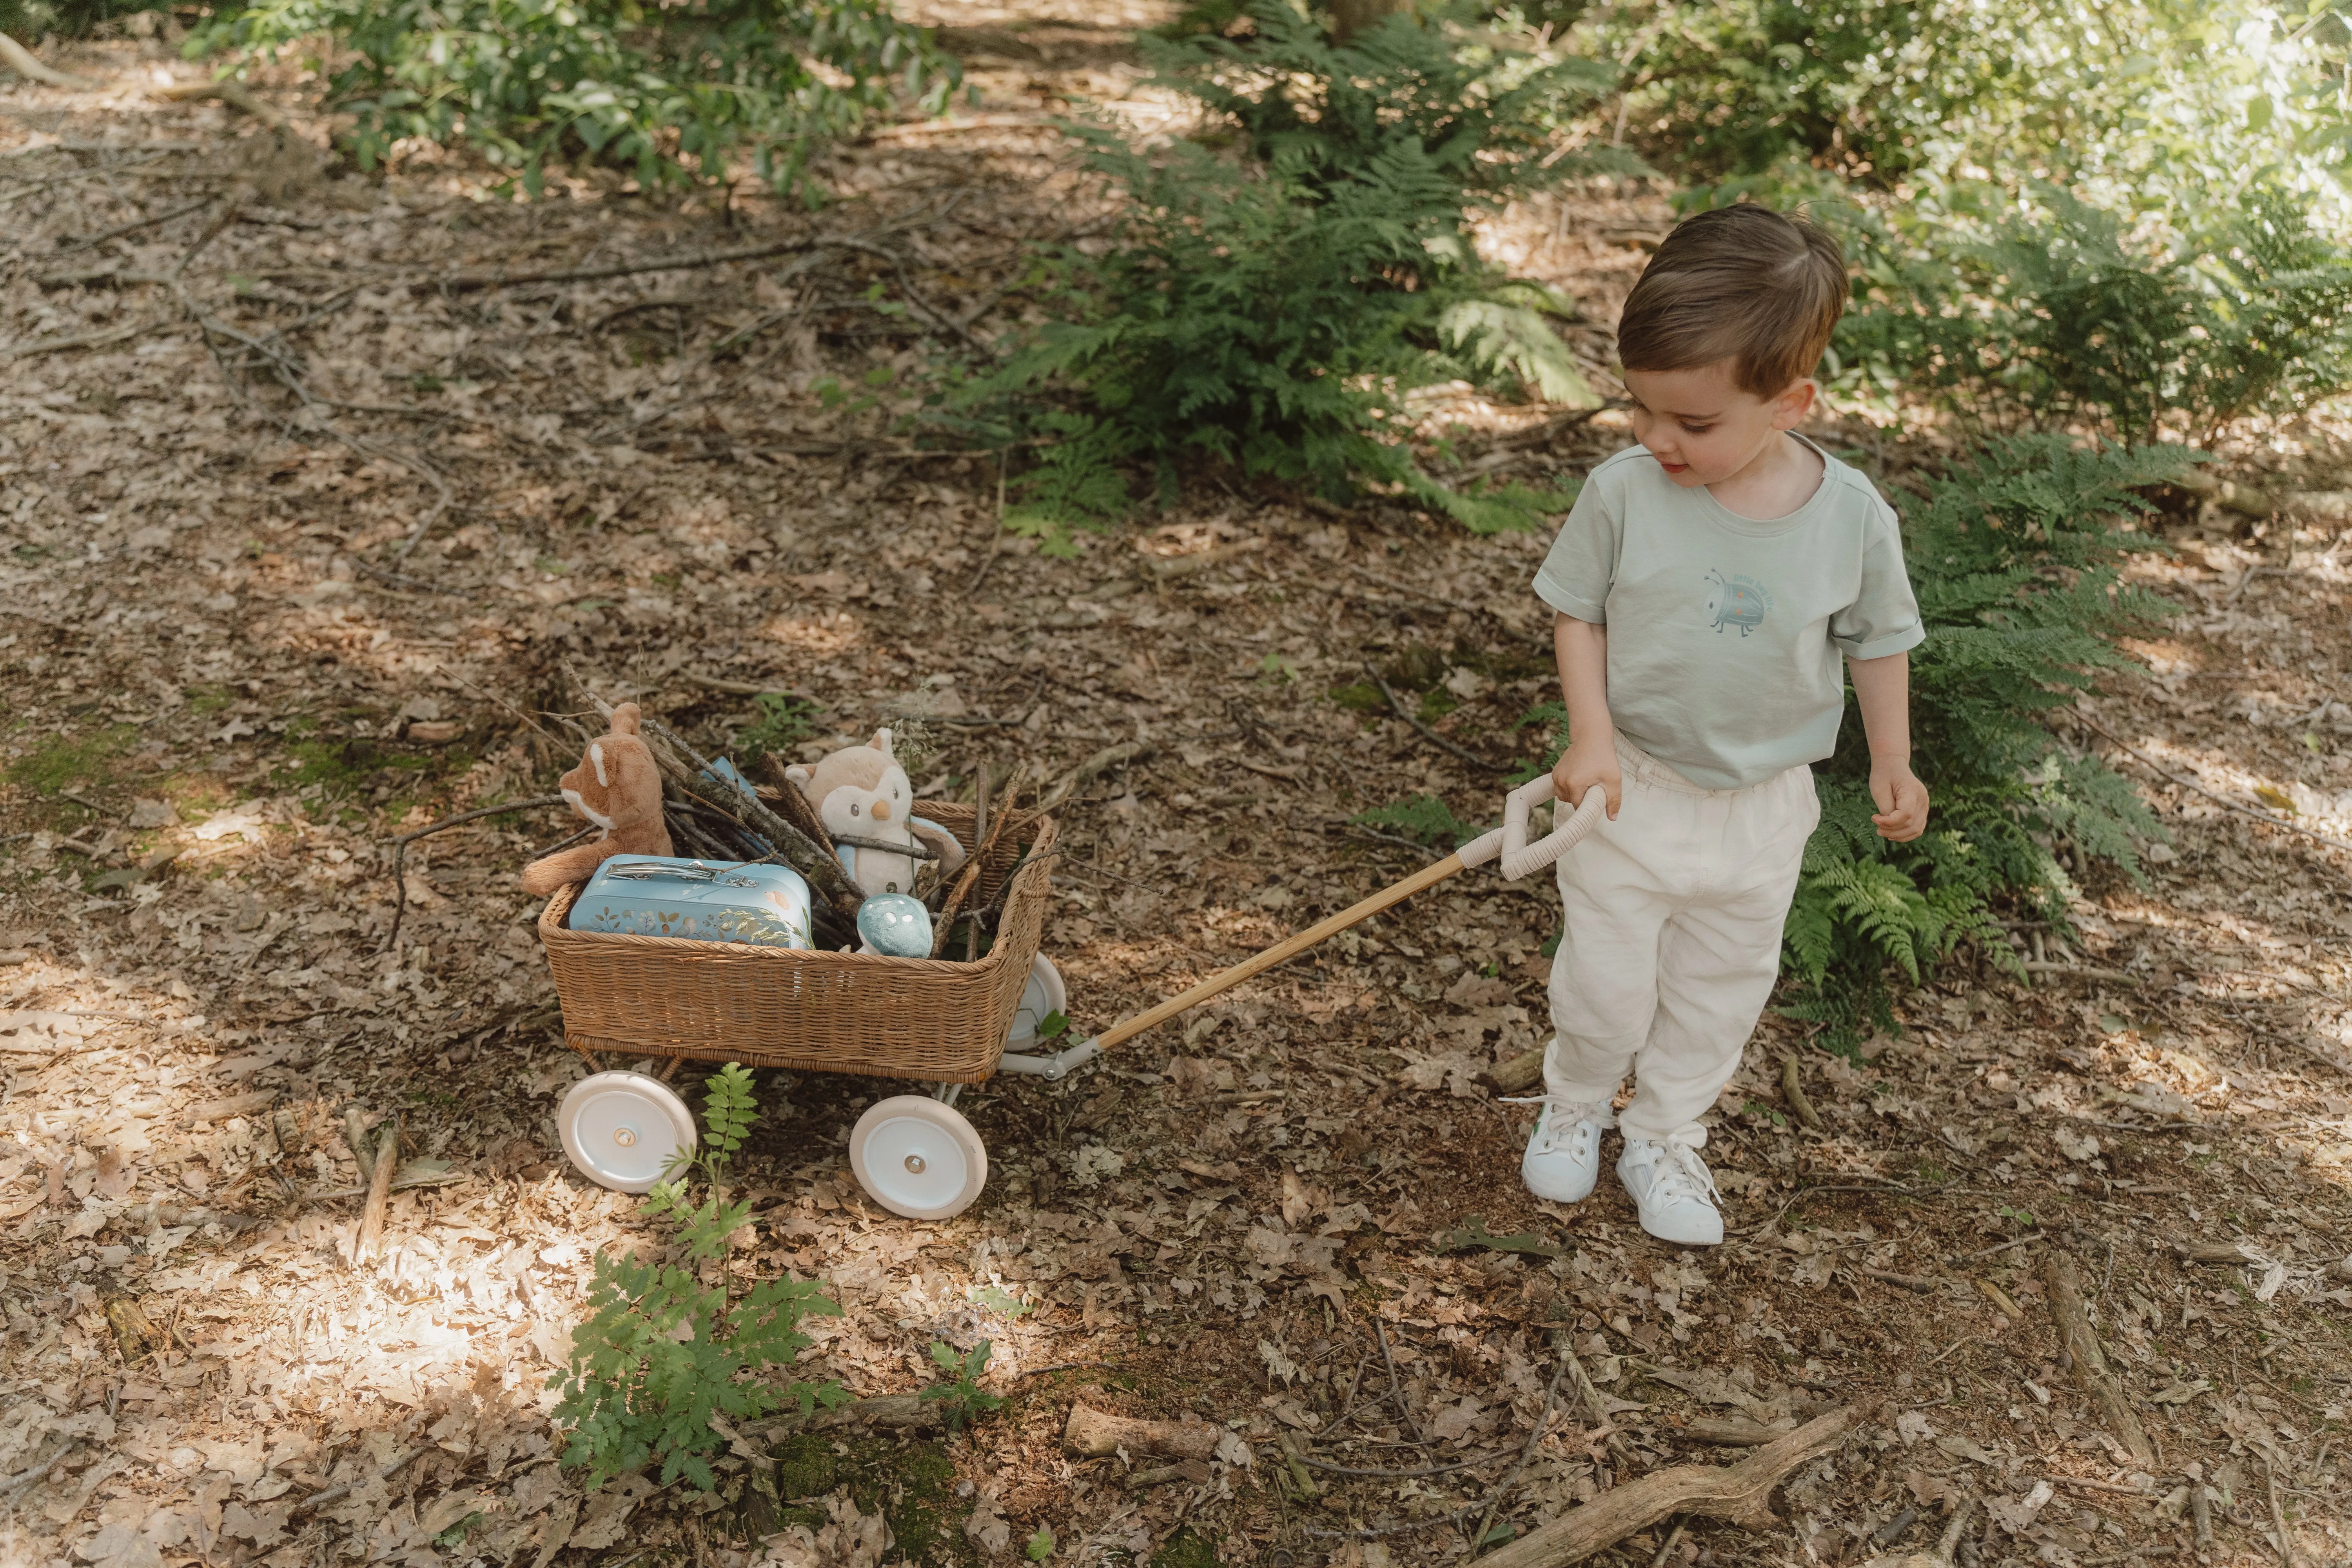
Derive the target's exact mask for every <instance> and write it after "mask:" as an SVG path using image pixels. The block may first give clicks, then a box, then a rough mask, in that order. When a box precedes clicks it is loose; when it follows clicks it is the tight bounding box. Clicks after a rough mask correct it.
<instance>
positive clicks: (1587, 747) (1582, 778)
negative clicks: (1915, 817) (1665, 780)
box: [1551, 733, 1925, 822]
mask: <svg viewBox="0 0 2352 1568" xmlns="http://www.w3.org/2000/svg"><path fill="white" fill-rule="evenodd" d="M1595 784H1599V785H1600V786H1601V802H1602V804H1603V805H1606V806H1607V807H1608V809H1609V820H1610V821H1612V822H1614V821H1616V820H1617V805H1618V802H1619V801H1621V800H1622V799H1623V798H1624V794H1625V778H1624V775H1623V774H1622V773H1620V772H1619V771H1618V768H1617V737H1616V736H1615V735H1614V734H1613V733H1612V734H1608V735H1603V736H1601V737H1600V738H1599V739H1597V740H1593V741H1589V742H1581V743H1579V744H1574V745H1571V746H1570V747H1569V748H1568V750H1567V751H1565V752H1561V753H1560V755H1559V762H1558V763H1554V764H1553V765H1552V770H1551V793H1552V798H1553V799H1555V800H1561V801H1566V802H1567V803H1568V804H1569V805H1570V806H1578V805H1583V804H1584V792H1585V791H1586V790H1589V789H1591V787H1592V786H1593V785H1595ZM1922 815H1923V816H1924V815H1925V810H1924V808H1923V809H1922Z"/></svg>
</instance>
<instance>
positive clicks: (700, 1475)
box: [549, 1062, 849, 1491]
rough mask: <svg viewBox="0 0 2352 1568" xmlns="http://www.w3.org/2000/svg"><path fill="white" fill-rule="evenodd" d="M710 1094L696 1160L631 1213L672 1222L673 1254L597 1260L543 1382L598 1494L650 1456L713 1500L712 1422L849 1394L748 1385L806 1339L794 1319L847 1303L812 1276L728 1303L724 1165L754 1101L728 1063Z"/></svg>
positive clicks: (743, 1133)
mask: <svg viewBox="0 0 2352 1568" xmlns="http://www.w3.org/2000/svg"><path fill="white" fill-rule="evenodd" d="M704 1089H705V1099H704V1102H703V1105H704V1111H703V1122H704V1125H703V1134H702V1145H701V1149H700V1151H699V1152H698V1153H697V1154H696V1155H694V1156H693V1157H692V1158H691V1159H690V1160H689V1161H688V1162H687V1166H686V1168H684V1169H681V1170H679V1171H677V1172H675V1173H672V1174H671V1175H670V1176H669V1178H668V1179H667V1180H665V1181H664V1182H662V1183H660V1184H658V1185H656V1187H655V1188H654V1189H653V1191H652V1192H651V1193H650V1194H647V1196H646V1204H645V1206H644V1207H643V1208H642V1209H641V1210H640V1211H639V1212H640V1213H641V1214H644V1215H646V1216H648V1217H651V1218H661V1219H667V1220H670V1221H671V1222H673V1223H674V1224H675V1225H676V1226H677V1236H676V1239H675V1244H674V1247H673V1249H672V1252H673V1255H672V1257H670V1258H666V1259H660V1260H656V1261H653V1262H643V1261H640V1260H639V1259H637V1258H635V1257H632V1256H626V1255H620V1256H615V1255H614V1254H613V1253H610V1252H600V1253H599V1254H597V1257H596V1271H595V1278H594V1279H593V1282H592V1283H591V1285H590V1286H589V1291H588V1316H587V1318H586V1320H585V1321H583V1322H582V1323H581V1325H580V1327H579V1328H578V1329H577V1330H575V1331H573V1334H572V1356H571V1361H570V1364H569V1365H568V1366H567V1367H566V1368H565V1370H563V1371H562V1372H560V1373H556V1374H555V1376H554V1377H553V1378H551V1380H550V1382H549V1386H550V1387H554V1388H561V1389H562V1393H563V1397H562V1401H561V1402H560V1403H559V1404H558V1405H556V1407H555V1412H554V1415H555V1420H556V1423H557V1425H559V1426H566V1427H569V1428H570V1429H571V1434H572V1440H571V1443H570V1445H569V1446H568V1447H566V1448H565V1450H564V1454H563V1462H564V1464H566V1465H568V1466H578V1467H582V1468H585V1469H586V1470H587V1471H588V1473H589V1474H588V1485H589V1487H590V1488H591V1489H594V1488H596V1487H599V1486H602V1485H603V1484H604V1481H605V1480H606V1479H609V1478H611V1477H613V1476H614V1475H618V1474H620V1473H621V1472H623V1471H625V1470H635V1469H640V1468H644V1467H645V1466H646V1465H649V1464H653V1463H655V1462H656V1461H658V1462H659V1463H660V1466H661V1470H660V1475H661V1484H662V1485H664V1486H667V1485H669V1484H670V1483H671V1482H673V1481H675V1480H677V1479H679V1478H680V1477H684V1478H685V1479H688V1480H689V1481H691V1482H693V1483H694V1485H695V1486H697V1487H698V1488H700V1489H702V1490H704V1491H709V1490H710V1489H712V1488H713V1487H714V1486H715V1485H717V1477H716V1476H715V1475H714V1474H713V1473H712V1471H711V1468H710V1456H711V1455H712V1454H713V1453H715V1452H716V1451H717V1450H718V1449H719V1448H720V1447H724V1445H725V1442H726V1439H725V1438H723V1437H722V1436H720V1435H719V1433H718V1432H717V1431H716V1430H715V1429H714V1428H713V1426H712V1422H713V1420H714V1419H719V1418H723V1419H725V1420H728V1421H737V1422H740V1421H746V1420H753V1419H756V1418H758V1417H759V1416H761V1415H765V1414H766V1413H768V1412H769V1411H771V1410H773V1409H776V1408H778V1407H779V1406H780V1405H785V1404H793V1405H797V1406H798V1407H799V1408H800V1409H801V1411H802V1412H803V1414H805V1413H807V1412H809V1411H811V1410H814V1409H815V1408H816V1407H817V1406H819V1405H825V1406H832V1405H843V1404H845V1403H847V1401H848V1398H849V1396H848V1394H845V1393H844V1392H843V1390H842V1388H841V1386H840V1384H832V1383H826V1384H811V1383H802V1382H798V1381H793V1382H788V1383H785V1384H782V1385H781V1386H779V1385H775V1384H767V1383H761V1382H756V1381H753V1379H754V1378H755V1376H756V1374H758V1373H760V1372H761V1371H762V1370H763V1369H765V1368H768V1367H775V1366H785V1367H788V1366H790V1365H791V1364H792V1362H793V1357H794V1356H796V1355H797V1354H798V1353H799V1352H801V1351H803V1350H805V1349H807V1348H808V1346H809V1345H811V1344H812V1343H814V1341H812V1340H811V1339H810V1338H809V1337H808V1336H807V1335H806V1334H803V1333H801V1332H800V1331H799V1330H798V1325H799V1323H800V1321H801V1320H802V1319H803V1318H807V1317H812V1316H832V1315H836V1314H838V1313H839V1312H840V1310H841V1308H840V1307H839V1305H837V1304H836V1303H835V1302H834V1301H833V1300H830V1299H828V1298H827V1297H826V1296H825V1295H824V1292H823V1286H822V1282H820V1281H817V1280H813V1279H773V1280H769V1281H766V1282H765V1283H762V1284H759V1285H755V1286H753V1287H752V1288H751V1289H750V1290H748V1291H746V1292H744V1293H743V1294H742V1295H741V1296H740V1297H737V1296H735V1295H734V1293H733V1289H732V1287H731V1286H730V1284H729V1283H728V1281H727V1277H726V1274H725V1270H724V1268H723V1265H724V1262H725V1258H726V1255H727V1248H728V1238H729V1237H731V1236H732V1235H733V1234H734V1233H735V1232H736V1231H737V1230H738V1229H740V1227H741V1226H743V1225H744V1224H746V1223H747V1222H748V1221H749V1220H750V1219H751V1205H750V1204H749V1203H747V1202H733V1203H730V1202H729V1201H728V1198H727V1194H726V1174H727V1167H728V1164H729V1163H730V1161H731V1160H732V1158H733V1157H734V1155H735V1153H736V1152H737V1151H738V1150H740V1148H741V1147H742V1146H743V1141H744V1139H745V1138H747V1137H748V1136H749V1135H750V1133H751V1128H752V1126H753V1124H754V1123H756V1122H757V1121H759V1116H760V1112H759V1106H758V1102H757V1100H756V1099H755V1097H754V1095H753V1093H752V1083H751V1073H750V1072H748V1071H747V1070H745V1069H744V1068H741V1067H740V1066H738V1065H736V1064H735V1063H732V1062H730V1063H729V1064H728V1065H727V1066H726V1067H724V1068H720V1069H719V1071H718V1072H716V1073H713V1074H712V1075H711V1076H710V1077H709V1079H706V1080H705V1082H704ZM696 1175H699V1176H700V1177H701V1179H702V1181H703V1183H704V1184H705V1191H704V1195H703V1197H702V1200H701V1201H700V1202H699V1203H697V1202H695V1201H694V1200H693V1199H692V1197H691V1196H690V1195H689V1190H688V1189H689V1184H690V1182H691V1180H692V1179H693V1177H695V1176H696ZM706 1278H707V1279H708V1280H709V1282H708V1283H706Z"/></svg>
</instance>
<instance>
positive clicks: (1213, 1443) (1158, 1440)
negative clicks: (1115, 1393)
mask: <svg viewBox="0 0 2352 1568" xmlns="http://www.w3.org/2000/svg"><path fill="white" fill-rule="evenodd" d="M1220 1436H1223V1428H1222V1427H1219V1426H1214V1425H1213V1424H1212V1423H1210V1422H1206V1421H1146V1420H1142V1419H1140V1418H1139V1417H1137V1416H1132V1415H1111V1414H1110V1413H1109V1412H1108V1411H1104V1410H1097V1409H1094V1408H1093V1407H1091V1406H1089V1405H1071V1406H1070V1419H1069V1421H1068V1423H1067V1424H1066V1425H1065V1426H1063V1428H1062V1447H1066V1448H1067V1449H1069V1450H1070V1451H1071V1452H1072V1453H1074V1454H1084V1455H1087V1457H1089V1458H1099V1457H1101V1456H1102V1455H1105V1454H1116V1453H1118V1451H1119V1450H1120V1449H1122V1448H1124V1449H1126V1450H1127V1451H1128V1452H1129V1453H1130V1454H1158V1455H1160V1456H1161V1457H1163V1458H1171V1459H1206V1458H1212V1457H1213V1456H1214V1455H1215V1453H1216V1451H1217V1439H1218V1438H1219V1437H1220Z"/></svg>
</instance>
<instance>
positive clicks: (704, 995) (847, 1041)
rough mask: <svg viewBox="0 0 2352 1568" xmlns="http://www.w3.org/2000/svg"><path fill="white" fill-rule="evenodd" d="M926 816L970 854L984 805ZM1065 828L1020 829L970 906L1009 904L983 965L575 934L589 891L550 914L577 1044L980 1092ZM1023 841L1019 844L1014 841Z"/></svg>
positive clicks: (1017, 993)
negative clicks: (578, 910) (573, 915)
mask: <svg viewBox="0 0 2352 1568" xmlns="http://www.w3.org/2000/svg"><path fill="white" fill-rule="evenodd" d="M915 809H916V811H917V812H918V813H919V815H921V816H927V817H929V818H930V819H931V820H932V821H934V822H936V823H938V824H939V825H940V826H942V827H944V828H946V829H947V830H948V831H949V832H950V833H952V834H954V835H955V836H956V837H957V838H958V839H959V840H961V842H962V843H963V844H964V847H966V849H968V850H969V849H971V848H972V847H973V845H972V843H971V829H972V808H971V806H969V805H952V804H949V803H944V802H936V801H919V802H917V803H916V807H915ZM1054 838H1055V829H1054V820H1053V818H1052V817H1049V816H1040V817H1036V818H1034V819H1033V820H1031V821H1028V822H1025V823H1024V822H1019V821H1016V822H1015V823H1013V825H1012V827H1011V829H1010V830H1008V831H1007V832H1005V833H1003V835H1001V836H1000V837H999V838H998V840H997V846H996V849H995V852H994V853H993V854H992V855H991V856H990V857H989V858H988V862H987V864H985V865H984V866H982V869H981V875H980V880H979V885H978V887H977V888H976V889H974V890H973V893H972V895H971V897H970V898H969V899H967V900H966V903H965V907H966V908H967V909H970V908H973V907H975V906H977V907H982V908H985V907H986V906H988V905H989V904H991V903H993V902H994V901H995V900H996V898H997V894H998V892H999V890H1000V889H1003V887H1004V884H1005V879H1006V877H1007V876H1008V875H1009V876H1010V877H1011V878H1012V888H1011V890H1010V892H1009V893H1008V894H1007V895H1006V897H1005V898H1004V900H1003V914H1002V916H1001V917H1000V919H999V920H998V922H997V931H996V941H995V943H994V945H993V946H992V947H991V948H990V950H989V952H988V956H986V957H985V958H982V960H981V961H980V962H979V963H953V962H948V961H945V960H939V959H922V958H884V957H881V956H879V955H867V954H861V953H854V952H814V951H811V950H805V949H795V948H780V947H752V946H749V945H746V944H742V943H736V942H686V941H681V940H679V939H677V938H675V937H659V936H622V935H616V934H613V933H609V932H604V931H572V930H570V929H569V928H567V927H566V926H565V925H564V923H563V922H564V918H565V916H566V915H567V914H568V913H569V912H570V910H571V908H572V899H573V897H574V896H575V895H576V894H577V893H578V892H579V890H580V889H579V885H578V884H576V883H575V884H573V885H572V886H571V887H567V888H563V889H559V890H558V891H557V892H556V894H555V896H554V897H553V898H551V899H550V900H548V902H547V908H546V909H544V910H541V913H540V917H539V935H540V940H541V942H544V943H545V944H546V947H547V961H548V965H549V967H550V968H551V969H552V970H553V971H554V972H555V991H556V995H557V997H558V999H559V1000H561V1001H562V1005H563V1032H564V1039H565V1042H566V1043H567V1044H569V1045H571V1046H572V1047H573V1048H574V1049H578V1050H586V1051H609V1052H614V1053H617V1054H620V1055H624V1056H659V1057H687V1058H695V1059H698V1060H703V1061H735V1062H741V1063H742V1064H743V1065H744V1066H746V1067H769V1068H795V1069H798V1070H802V1071H809V1072H845V1073H866V1074H873V1075H876V1076H878V1077H886V1078H913V1079H929V1080H932V1081H935V1082H942V1083H979V1082H981V1081H982V1079H986V1078H988V1077H989V1076H990V1075H991V1074H992V1073H993V1072H995V1070H996V1062H997V1058H999V1057H1000V1056H1002V1055H1003V1052H1004V1034H1005V1031H1006V1030H1007V1029H1009V1028H1011V1027H1012V1026H1013V1011H1014V1009H1016V1008H1017V1007H1019V1005H1021V991H1022V987H1023V986H1024V985H1025V984H1028V980H1029V966H1030V963H1031V961H1032V960H1033V959H1034V958H1035V957H1036V954H1037V943H1038V941H1039V939H1040V937H1041V936H1042V934H1043V931H1044V928H1045V901H1046V889H1047V886H1048V884H1049V883H1050V881H1051V880H1052V870H1051V865H1050V860H1049V857H1050V855H1051V853H1052V851H1053V847H1054ZM1016 840H1017V841H1016Z"/></svg>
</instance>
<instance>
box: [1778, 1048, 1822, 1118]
mask: <svg viewBox="0 0 2352 1568" xmlns="http://www.w3.org/2000/svg"><path fill="white" fill-rule="evenodd" d="M1780 1098H1781V1099H1783V1100H1787V1101H1788V1102H1789V1109H1790V1110H1791V1111H1793V1112H1795V1113H1796V1118H1797V1120H1798V1121H1801V1122H1802V1123H1803V1124H1804V1125H1805V1127H1806V1128H1807V1129H1808V1130H1810V1131H1814V1132H1819V1131H1821V1130H1822V1114H1821V1112H1820V1111H1818V1110H1814V1109H1813V1102H1812V1101H1811V1100H1808V1099H1807V1098H1806V1097H1805V1085H1804V1080H1803V1079H1802V1078H1801V1077H1800V1076H1799V1073H1798V1068H1797V1058H1794V1057H1782V1058H1780Z"/></svg>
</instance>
